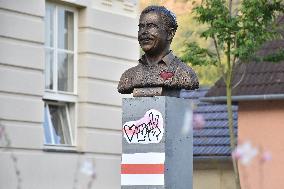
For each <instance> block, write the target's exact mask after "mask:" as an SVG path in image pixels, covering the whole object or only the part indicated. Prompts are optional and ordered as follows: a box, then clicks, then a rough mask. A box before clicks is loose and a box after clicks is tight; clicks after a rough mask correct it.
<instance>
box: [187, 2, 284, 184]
mask: <svg viewBox="0 0 284 189" xmlns="http://www.w3.org/2000/svg"><path fill="white" fill-rule="evenodd" d="M194 11H195V13H196V19H197V20H198V22H199V23H201V24H205V25H206V26H208V28H207V29H205V30H204V31H203V32H202V33H201V34H200V37H201V38H204V39H206V40H211V41H212V43H213V44H214V47H215V53H212V51H210V49H204V48H202V47H199V46H198V45H197V44H196V43H194V42H191V43H189V44H187V49H186V51H185V52H186V53H187V55H185V56H183V58H184V60H187V61H189V62H191V63H192V64H194V65H197V64H199V65H208V64H210V65H217V67H218V69H219V70H220V71H221V72H220V73H221V76H222V78H223V79H224V82H225V84H226V96H227V110H228V127H229V131H230V145H231V148H232V149H234V148H235V146H236V144H235V141H236V140H235V135H234V127H233V112H232V74H233V69H234V68H235V66H234V65H235V64H236V62H238V61H239V60H240V61H242V62H246V61H248V60H250V59H251V58H255V51H256V50H257V49H258V48H259V47H260V46H261V45H262V44H263V43H264V42H265V41H267V40H269V39H272V38H277V37H280V35H278V34H277V32H275V26H274V24H273V23H274V21H275V19H276V18H277V16H279V13H280V12H281V13H282V14H283V12H284V2H283V0H242V1H241V3H239V4H234V2H233V0H203V1H202V3H201V5H200V6H197V7H196V8H195V9H194ZM280 58H283V53H282V54H281V53H280V54H279V56H273V57H270V58H269V60H279V59H280ZM216 62H217V63H216ZM233 167H234V172H235V182H236V188H237V189H240V180H239V172H238V165H237V161H236V160H234V159H233Z"/></svg>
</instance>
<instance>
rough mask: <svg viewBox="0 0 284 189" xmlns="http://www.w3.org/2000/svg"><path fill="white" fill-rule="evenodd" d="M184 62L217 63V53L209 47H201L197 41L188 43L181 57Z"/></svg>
mask: <svg viewBox="0 0 284 189" xmlns="http://www.w3.org/2000/svg"><path fill="white" fill-rule="evenodd" d="M181 59H182V60H183V61H184V62H190V63H191V64H192V65H194V66H195V65H209V64H213V65H216V63H217V59H216V53H213V52H211V51H210V50H209V49H206V48H201V47H199V46H198V44H197V43H195V42H193V43H187V44H186V49H185V52H184V54H183V56H182V57H181Z"/></svg>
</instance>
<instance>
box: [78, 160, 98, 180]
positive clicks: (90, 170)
mask: <svg viewBox="0 0 284 189" xmlns="http://www.w3.org/2000/svg"><path fill="white" fill-rule="evenodd" d="M80 171H81V172H82V173H83V174H85V175H88V176H92V177H95V175H96V173H95V167H94V163H93V161H92V160H85V161H84V162H83V164H82V166H81V169H80Z"/></svg>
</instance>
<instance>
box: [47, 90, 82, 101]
mask: <svg viewBox="0 0 284 189" xmlns="http://www.w3.org/2000/svg"><path fill="white" fill-rule="evenodd" d="M77 98H78V96H77V95H76V94H72V93H55V92H52V91H45V93H44V95H43V99H44V100H55V101H63V102H76V100H77Z"/></svg>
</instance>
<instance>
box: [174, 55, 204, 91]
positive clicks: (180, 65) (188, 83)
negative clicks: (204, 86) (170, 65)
mask: <svg viewBox="0 0 284 189" xmlns="http://www.w3.org/2000/svg"><path fill="white" fill-rule="evenodd" d="M174 61H175V64H176V65H177V68H176V72H175V75H176V78H177V80H178V81H177V83H178V85H180V87H181V88H183V89H188V90H193V89H198V88H199V81H198V77H197V75H196V73H195V71H194V70H193V69H192V68H191V67H190V66H189V65H187V64H185V63H184V62H182V61H181V60H180V59H179V58H177V57H175V59H174Z"/></svg>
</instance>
